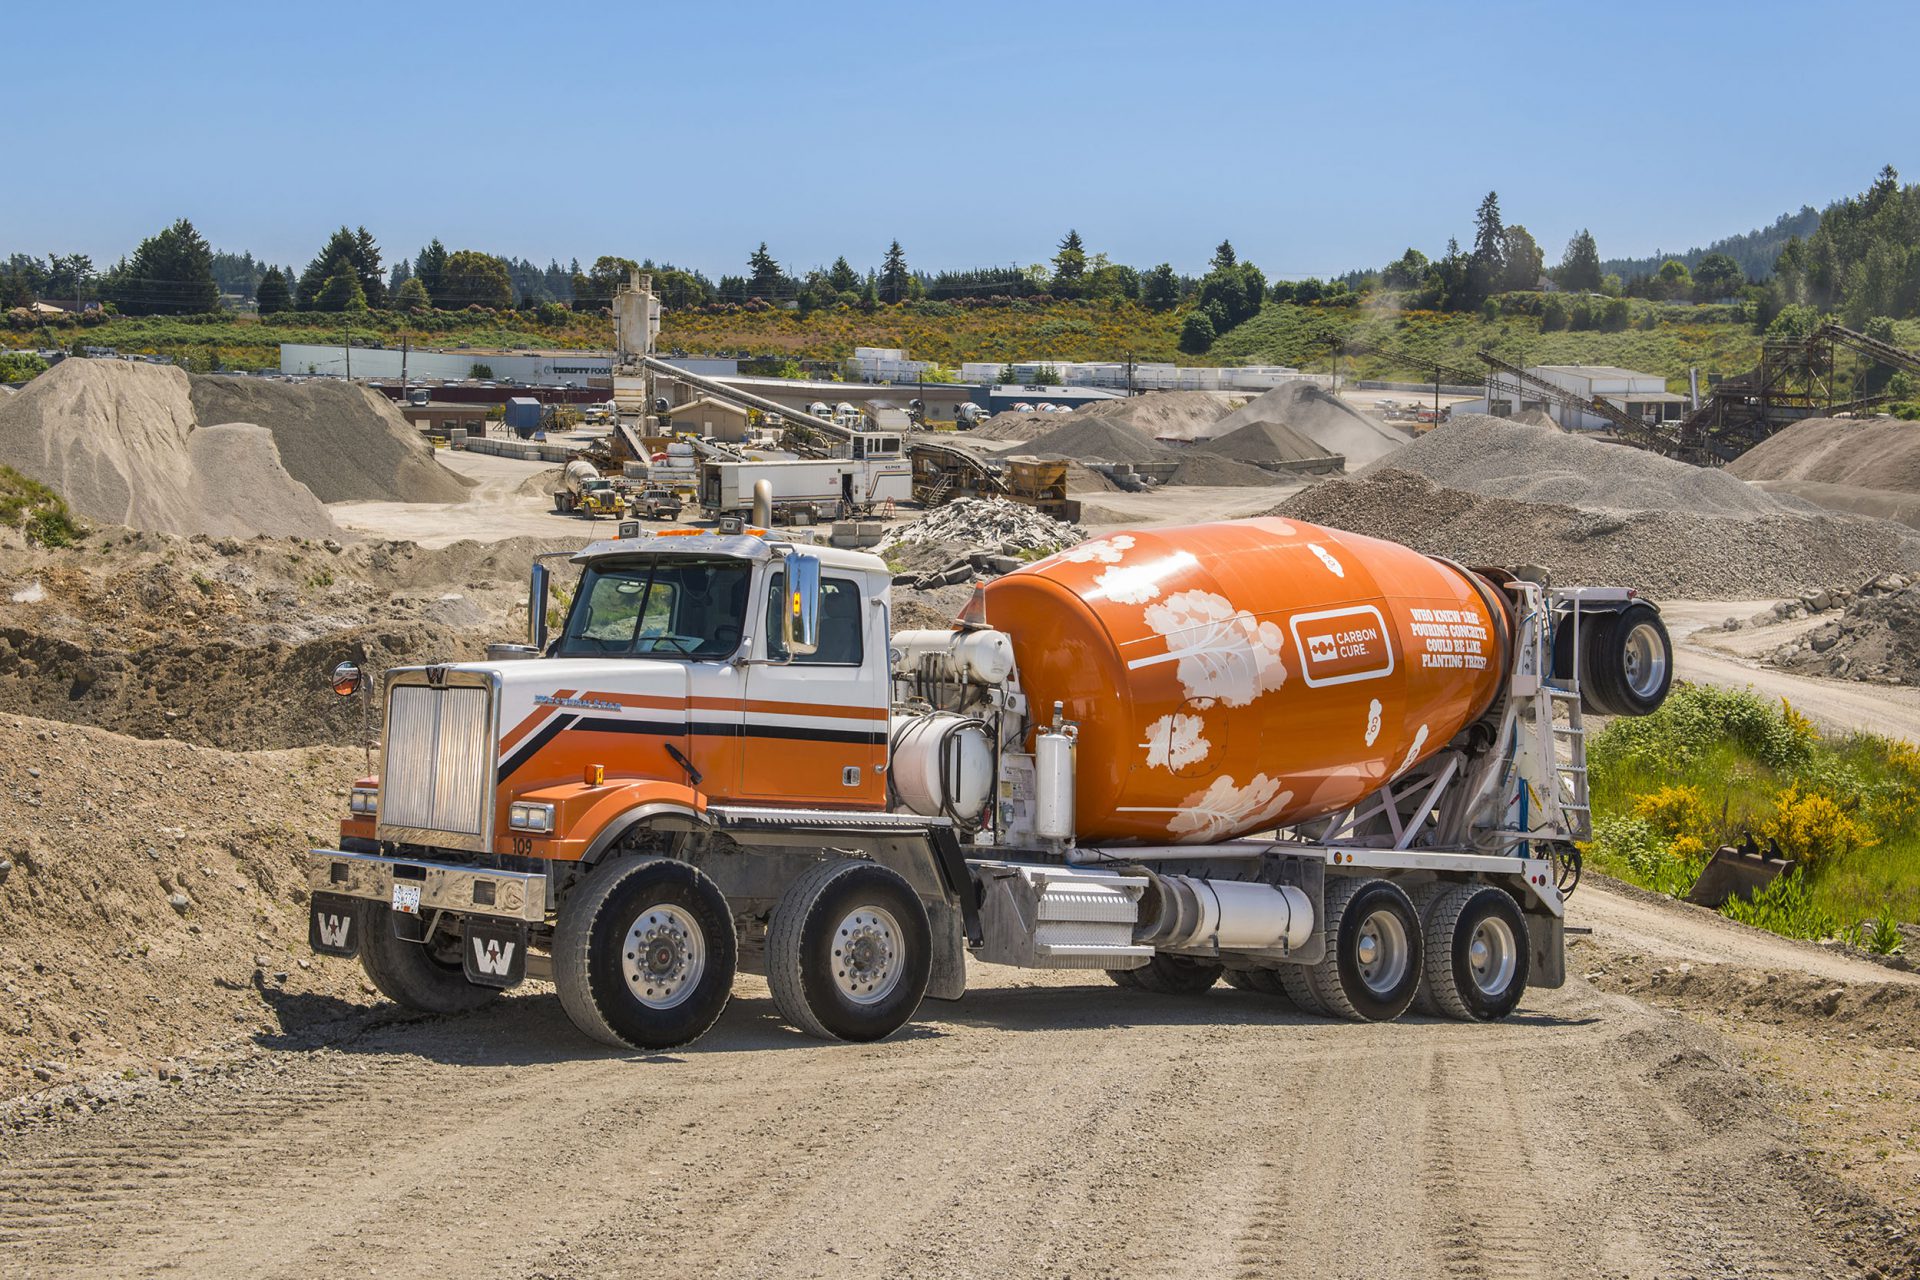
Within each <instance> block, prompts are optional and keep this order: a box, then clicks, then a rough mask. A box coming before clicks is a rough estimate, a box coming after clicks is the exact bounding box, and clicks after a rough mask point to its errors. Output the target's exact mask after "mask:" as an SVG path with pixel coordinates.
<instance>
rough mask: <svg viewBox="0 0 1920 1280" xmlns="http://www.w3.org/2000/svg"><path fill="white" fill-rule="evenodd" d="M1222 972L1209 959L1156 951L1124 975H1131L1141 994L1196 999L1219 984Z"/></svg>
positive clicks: (1219, 966)
mask: <svg viewBox="0 0 1920 1280" xmlns="http://www.w3.org/2000/svg"><path fill="white" fill-rule="evenodd" d="M1225 969H1226V966H1224V965H1218V964H1214V963H1213V962H1212V961H1210V960H1196V959H1194V958H1193V957H1192V956H1170V955H1162V954H1160V953H1157V952H1156V953H1155V954H1154V957H1153V959H1151V960H1149V961H1147V963H1146V964H1145V965H1143V966H1142V967H1140V968H1138V969H1129V970H1125V972H1127V973H1130V974H1131V975H1133V982H1134V985H1135V986H1137V987H1138V988H1139V989H1140V990H1142V991H1151V992H1152V993H1153V994H1154V995H1157V996H1197V995H1199V994H1201V993H1202V992H1204V991H1206V990H1208V989H1209V988H1210V987H1212V986H1213V984H1214V983H1216V982H1218V981H1219V980H1220V975H1221V974H1222V973H1223V972H1225Z"/></svg>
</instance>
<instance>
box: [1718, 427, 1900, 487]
mask: <svg viewBox="0 0 1920 1280" xmlns="http://www.w3.org/2000/svg"><path fill="white" fill-rule="evenodd" d="M1727 470H1728V471H1731V472H1732V473H1733V474H1734V475H1736V476H1739V477H1740V478H1741V479H1742V480H1812V481H1818V482H1820V483H1822V484H1837V485H1851V486H1855V487H1858V488H1863V489H1877V490H1883V491H1886V490H1891V491H1894V492H1899V493H1920V422H1902V421H1901V420H1900V419H1898V418H1809V419H1807V420H1806V421H1805V422H1797V423H1795V424H1794V425H1793V426H1791V427H1788V428H1787V429H1786V430H1785V431H1782V432H1781V433H1780V434H1779V435H1776V436H1774V437H1772V438H1771V439H1768V440H1763V441H1762V442H1761V443H1759V444H1758V445H1756V446H1754V447H1753V448H1752V449H1750V450H1748V451H1747V452H1746V453H1744V454H1742V455H1741V456H1740V457H1738V458H1736V459H1734V460H1733V461H1732V462H1730V463H1728V464H1727Z"/></svg>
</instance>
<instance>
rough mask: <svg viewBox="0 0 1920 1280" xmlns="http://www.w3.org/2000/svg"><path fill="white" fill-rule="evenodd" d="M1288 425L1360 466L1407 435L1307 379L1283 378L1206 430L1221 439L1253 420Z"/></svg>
mask: <svg viewBox="0 0 1920 1280" xmlns="http://www.w3.org/2000/svg"><path fill="white" fill-rule="evenodd" d="M1261 422H1272V423H1279V424H1281V425H1283V426H1286V427H1290V428H1292V429H1293V431H1294V432H1296V433H1298V434H1299V435H1301V436H1304V437H1306V438H1307V439H1308V440H1310V441H1312V442H1313V443H1314V444H1315V445H1317V446H1319V450H1320V452H1322V453H1337V454H1339V455H1340V456H1341V457H1343V458H1345V459H1346V460H1347V465H1348V466H1349V467H1359V466H1364V465H1365V464H1367V463H1369V462H1373V461H1375V460H1376V459H1379V458H1383V457H1385V456H1386V455H1387V454H1389V453H1392V452H1393V451H1394V450H1396V449H1399V448H1401V447H1402V446H1404V445H1405V444H1406V443H1407V441H1408V440H1409V439H1410V437H1409V436H1408V435H1407V434H1406V433H1404V432H1402V431H1401V430H1400V429H1399V428H1397V427H1390V426H1388V425H1387V424H1386V423H1384V422H1380V421H1377V420H1375V419H1373V418H1369V417H1368V416H1367V415H1366V414H1364V413H1361V412H1360V411H1359V410H1358V409H1355V408H1354V407H1353V406H1351V405H1349V404H1348V403H1347V402H1346V401H1344V400H1341V399H1340V398H1338V397H1337V396H1334V395H1332V394H1331V393H1329V392H1327V391H1325V390H1323V389H1322V388H1321V387H1319V386H1318V385H1316V384H1314V383H1311V382H1287V383H1282V384H1281V385H1280V386H1277V387H1275V388H1274V389H1273V390H1271V391H1269V392H1267V393H1266V394H1265V395H1263V396H1261V397H1260V398H1259V399H1257V400H1254V401H1252V402H1250V403H1249V404H1247V405H1246V406H1245V407H1243V408H1241V409H1238V410H1236V411H1234V412H1233V413H1230V414H1228V415H1227V416H1226V417H1224V418H1222V419H1220V420H1219V421H1218V422H1216V423H1214V424H1213V426H1212V428H1211V429H1209V430H1208V431H1207V432H1206V434H1207V436H1209V437H1210V438H1212V439H1215V440H1220V439H1224V438H1225V437H1226V436H1228V435H1230V434H1232V433H1233V432H1236V431H1238V430H1240V429H1241V428H1242V427H1246V426H1251V425H1252V424H1254V423H1261Z"/></svg>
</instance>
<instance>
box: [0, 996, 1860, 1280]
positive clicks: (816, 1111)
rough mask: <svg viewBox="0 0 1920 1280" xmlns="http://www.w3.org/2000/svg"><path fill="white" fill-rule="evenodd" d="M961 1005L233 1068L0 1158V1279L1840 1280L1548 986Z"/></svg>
mask: <svg viewBox="0 0 1920 1280" xmlns="http://www.w3.org/2000/svg"><path fill="white" fill-rule="evenodd" d="M328 963H338V962H328ZM974 977H975V979H976V981H978V982H980V983H981V984H982V985H981V986H980V987H979V988H978V989H976V990H975V991H974V992H973V993H971V994H970V995H969V996H968V997H967V998H966V1000H965V1001H964V1002H962V1003H959V1004H954V1005H946V1004H931V1003H930V1004H929V1005H928V1006H927V1007H926V1008H925V1009H923V1011H922V1013H923V1019H924V1020H923V1021H921V1022H919V1023H917V1024H915V1026H914V1027H912V1028H911V1029H910V1031H909V1033H908V1034H905V1035H903V1036H901V1037H900V1038H898V1039H896V1040H893V1041H890V1042H887V1043H884V1044H880V1045H875V1046H869V1047H854V1046H845V1045H823V1044H820V1043H818V1042H814V1041H809V1040H805V1039H803V1038H801V1037H799V1036H798V1035H797V1034H795V1033H793V1032H791V1031H790V1030H788V1029H787V1028H786V1027H785V1026H784V1025H783V1024H781V1023H780V1022H778V1021H777V1020H776V1018H775V1016H774V1013H773V1008H772V1004H771V1001H770V1000H769V999H768V997H767V995H766V991H765V988H764V986H763V985H762V984H760V983H759V982H758V981H757V980H753V979H743V980H742V981H741V983H740V986H739V988H738V990H737V993H736V997H735V1000H734V1003H733V1004H732V1006H731V1007H730V1008H729V1010H728V1012H727V1014H726V1015H725V1017H724V1018H723V1020H722V1022H721V1024H720V1026H719V1027H718V1028H717V1030H716V1031H715V1032H714V1033H713V1034H711V1035H709V1036H708V1037H707V1039H706V1040H705V1041H703V1042H702V1043H701V1045H700V1046H699V1047H698V1048H697V1049H694V1050H690V1051H687V1052H683V1053H678V1054H672V1055H662V1056H657V1057H653V1058H644V1059H643V1058H639V1057H631V1056H620V1055H616V1054H611V1053H608V1052H606V1051H604V1050H601V1049H599V1048H597V1047H595V1046H593V1045H591V1044H589V1043H588V1042H586V1041H585V1040H583V1039H582V1038H581V1037H580V1036H579V1035H577V1034H576V1033H575V1032H574V1031H573V1030H572V1029H571V1028H570V1027H569V1026H568V1024H567V1023H566V1020H565V1018H564V1017H563V1016H562V1014H561V1012H560V1009H559V1007H558V1003H557V1001H556V1000H555V999H554V998H553V997H552V996H551V995H550V994H533V995H527V996H522V997H519V998H514V999H509V1000H507V1001H504V1002H503V1003H502V1004H501V1005H499V1006H498V1007H496V1008H495V1009H494V1010H492V1011H490V1012H487V1013H483V1014H479V1015H474V1016H470V1017H466V1018H458V1019H411V1020H400V1021H393V1022H389V1023H386V1024H384V1025H382V1026H378V1027H375V1028H373V1029H370V1030H367V1031H365V1032H363V1033H361V1034H359V1035H358V1036H357V1037H355V1038H352V1039H350V1040H349V1041H347V1042H345V1043H336V1044H335V1046H334V1047H329V1048H309V1047H303V1046H301V1045H299V1044H297V1043H282V1044H279V1045H272V1044H269V1045H268V1046H267V1047H266V1049H265V1051H264V1052H263V1053H262V1054H261V1055H260V1056H259V1058H257V1059H256V1060H255V1061H254V1062H253V1063H252V1064H251V1065H249V1066H247V1067H245V1068H242V1069H241V1070H239V1071H237V1072H235V1073H234V1074H232V1075H230V1076H226V1077H221V1078H216V1079H213V1080H210V1081H207V1082H205V1083H199V1084H192V1085H186V1086H172V1087H170V1088H167V1089H162V1090H157V1091H156V1092H154V1093H153V1094H152V1095H150V1096H149V1097H148V1098H147V1099H145V1100H141V1101H135V1102H132V1103H126V1104H114V1105H110V1106H108V1107H106V1108H105V1109H103V1110H101V1111H99V1112H97V1113H94V1114H91V1115H83V1116H82V1118H78V1119H74V1120H72V1121H69V1122H65V1123H58V1122H56V1123H54V1124H51V1125H49V1126H42V1127H40V1128H37V1129H30V1130H26V1131H23V1132H19V1133H16V1134H14V1135H12V1136H10V1137H7V1138H5V1139H0V1273H4V1274H7V1275H11V1276H21V1277H50V1276H79V1275H86V1276H134V1275H156V1274H168V1273H171V1274H181V1275H193V1276H206V1277H227V1276H232V1277H242V1276H244V1277H256V1276H261V1277H266V1276H301V1277H305V1276H310V1275H329V1276H341V1275H371V1274H385V1275H422V1274H430V1273H440V1272H444V1273H446V1274H459V1275H471V1276H521V1277H562V1276H565V1277H573V1276H602V1275H606V1276H611V1275H615V1274H634V1273H666V1274H687V1275H708V1274H727V1275H740V1276H762V1275H768V1276H771V1275H779V1276H782V1277H799V1276H830V1275H841V1274H868V1275H926V1276H981V1277H989V1276H1009V1275H1012V1276H1060V1275H1069V1274H1071V1275H1077V1276H1091V1275H1111V1276H1160V1275H1171V1274H1180V1275H1183V1276H1222V1277H1228V1276H1234V1277H1237V1276H1261V1277H1265V1276H1311V1277H1316V1278H1323V1277H1340V1276H1383V1277H1386V1276H1393V1277H1404V1276H1441V1275H1452V1276H1488V1277H1495V1276H1497V1277H1510V1276H1590V1275H1609V1276H1653V1275H1684V1276H1769V1277H1773V1276H1827V1275H1835V1274H1845V1273H1848V1272H1849V1271H1851V1270H1852V1268H1851V1267H1850V1266H1849V1265H1848V1264H1847V1263H1846V1261H1845V1260H1844V1255H1843V1254H1842V1253H1840V1252H1836V1249H1845V1248H1847V1246H1845V1245H1844V1244H1842V1243H1841V1242H1840V1240H1839V1237H1838V1233H1839V1231H1840V1230H1841V1229H1842V1226H1843V1224H1844V1222H1845V1220H1846V1215H1845V1213H1844V1212H1842V1211H1838V1210H1836V1208H1835V1206H1834V1204H1833V1203H1832V1202H1830V1201H1829V1199H1828V1198H1827V1196H1828V1193H1827V1190H1826V1189H1825V1186H1824V1184H1822V1183H1821V1182H1820V1181H1819V1180H1818V1178H1817V1177H1814V1176H1813V1175H1809V1174H1807V1173H1806V1171H1805V1170H1804V1168H1803V1166H1802V1165H1801V1164H1800V1163H1799V1162H1798V1161H1797V1160H1796V1159H1795V1158H1794V1156H1793V1154H1792V1142H1791V1139H1790V1137H1789V1136H1788V1135H1787V1134H1786V1133H1785V1132H1783V1129H1784V1125H1783V1122H1782V1121H1781V1120H1780V1119H1779V1117H1778V1116H1777V1114H1776V1113H1775V1112H1773V1111H1772V1109H1771V1108H1770V1105H1769V1104H1768V1103H1767V1102H1766V1101H1764V1100H1763V1099H1761V1098H1760V1097H1757V1096H1756V1091H1755V1089H1754V1087H1753V1084H1752V1081H1751V1079H1750V1078H1748V1077H1747V1076H1745V1075H1743V1074H1742V1072H1741V1070H1740V1068H1738V1067H1737V1066H1736V1065H1735V1064H1734V1063H1733V1062H1732V1061H1730V1058H1729V1050H1728V1049H1727V1047H1726V1044H1725V1042H1724V1041H1722V1040H1719V1039H1718V1038H1717V1037H1715V1036H1713V1035H1712V1034H1711V1033H1709V1032H1707V1031H1705V1030H1703V1029H1701V1028H1700V1027H1698V1026H1697V1025H1695V1024H1694V1023H1692V1022H1690V1021H1687V1020H1685V1019H1683V1018H1680V1017H1677V1016H1674V1015H1670V1014H1665V1013H1661V1012H1658V1011H1655V1010H1653V1009H1650V1008H1648V1007H1647V1006H1645V1005H1641V1004H1638V1003H1636V1002H1634V1001H1632V1000H1629V999H1627V998H1624V997H1620V996H1613V995H1606V994H1603V993H1601V992H1599V991H1596V990H1595V989H1594V988H1593V987H1591V986H1589V985H1587V984H1586V983H1585V982H1583V981H1581V980H1579V979H1577V978H1576V979H1575V980H1574V982H1573V983H1572V985H1571V986H1569V987H1568V988H1567V989H1565V990H1563V991H1560V992H1552V993H1539V994H1537V995H1536V996H1534V997H1532V998H1530V999H1529V1001H1528V1002H1527V1005H1526V1006H1525V1008H1524V1009H1523V1012H1522V1014H1521V1015H1520V1016H1517V1017H1516V1018H1514V1019H1513V1020H1511V1021H1509V1022H1506V1023H1504V1024H1501V1025H1497V1026H1492V1027H1480V1026H1460V1025H1457V1024H1451V1023H1433V1022H1428V1021H1425V1020H1408V1021H1403V1022H1401V1023H1397V1024H1390V1025H1381V1026H1356V1025H1347V1024H1335V1023H1329V1022H1324V1021H1319V1020H1311V1019H1307V1018H1303V1017H1301V1016H1299V1015H1297V1014H1295V1013H1292V1012H1291V1011H1289V1010H1288V1009H1286V1008H1285V1007H1284V1006H1281V1005H1279V1004H1277V1003H1276V1002H1274V1001H1272V1000H1270V999H1268V998H1266V997H1262V996H1256V995H1252V994H1249V993H1243V992H1239V991H1233V990H1230V989H1227V988H1225V987H1220V988H1216V989H1215V990H1214V991H1213V992H1211V993H1209V994H1207V995H1206V996H1203V997H1187V998H1173V997H1156V996H1149V995H1145V994H1141V993H1133V992H1123V991H1120V990H1118V989H1117V988H1114V987H1112V986H1110V985H1108V984H1107V983H1106V982H1105V981H1104V979H1099V978H1097V977H1096V976H1091V975H1088V976H1082V975H1041V976H1040V977H1039V978H1038V979H1037V980H1035V979H1034V978H1033V977H1032V976H1030V975H1023V974H1013V973H1012V971H1006V970H999V971H995V970H991V969H986V968H976V970H975V973H974ZM289 1012H297V1011H289ZM1599 1064H1605V1067H1604V1069H1598V1068H1599ZM1816 1218H1818V1219H1819V1222H1816V1221H1815V1219H1816ZM1823 1224H1824V1225H1823ZM1823 1233H1826V1234H1823Z"/></svg>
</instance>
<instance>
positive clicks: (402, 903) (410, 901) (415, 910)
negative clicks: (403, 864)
mask: <svg viewBox="0 0 1920 1280" xmlns="http://www.w3.org/2000/svg"><path fill="white" fill-rule="evenodd" d="M393 909H394V910H395V911H404V912H406V913H407V914H408V915H413V916H417V915H419V914H420V886H419V885H417V884H413V883H412V882H410V881H406V880H396V881H394V884H393Z"/></svg>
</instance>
